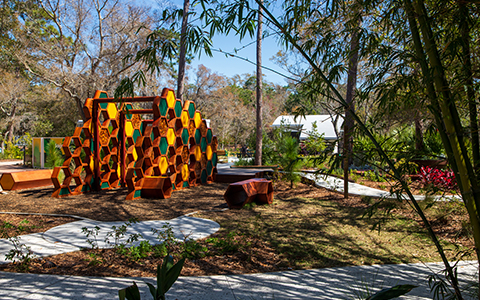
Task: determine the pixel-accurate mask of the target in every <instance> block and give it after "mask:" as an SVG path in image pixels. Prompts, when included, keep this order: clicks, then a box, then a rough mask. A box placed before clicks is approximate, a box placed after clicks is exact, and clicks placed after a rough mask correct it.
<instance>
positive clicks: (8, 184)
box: [0, 169, 52, 191]
mask: <svg viewBox="0 0 480 300" xmlns="http://www.w3.org/2000/svg"><path fill="white" fill-rule="evenodd" d="M51 177H52V170H49V169H44V170H34V171H24V172H11V173H3V174H1V177H0V185H1V186H2V189H4V190H5V191H13V190H23V189H30V188H36V187H44V186H49V185H52V179H51Z"/></svg>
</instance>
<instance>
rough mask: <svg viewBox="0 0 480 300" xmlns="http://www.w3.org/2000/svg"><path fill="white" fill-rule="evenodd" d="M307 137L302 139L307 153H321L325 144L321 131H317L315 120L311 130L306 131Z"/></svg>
mask: <svg viewBox="0 0 480 300" xmlns="http://www.w3.org/2000/svg"><path fill="white" fill-rule="evenodd" d="M306 134H307V136H308V137H307V139H306V140H305V141H304V144H305V148H306V150H307V152H308V153H309V154H313V155H317V154H319V153H322V152H323V151H324V150H325V149H326V148H327V146H326V145H325V140H324V138H323V133H319V132H318V126H317V122H316V121H315V122H313V124H312V130H310V131H307V132H306Z"/></svg>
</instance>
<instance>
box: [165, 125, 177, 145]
mask: <svg viewBox="0 0 480 300" xmlns="http://www.w3.org/2000/svg"><path fill="white" fill-rule="evenodd" d="M167 143H168V144H169V145H171V146H172V145H173V144H174V143H175V131H173V128H168V130H167Z"/></svg>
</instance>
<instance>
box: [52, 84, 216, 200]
mask: <svg viewBox="0 0 480 300" xmlns="http://www.w3.org/2000/svg"><path fill="white" fill-rule="evenodd" d="M139 98H141V97H139ZM146 98H148V100H145V101H151V102H152V109H151V110H143V111H142V112H136V111H135V110H134V109H133V106H132V103H128V102H125V103H122V104H120V103H118V101H117V102H116V101H115V99H111V98H108V95H107V93H106V92H102V91H97V92H96V93H95V96H94V98H89V99H87V100H86V101H85V105H84V107H83V110H84V113H85V116H86V119H87V120H86V122H85V123H84V125H83V126H82V127H77V128H76V129H75V132H74V134H73V136H71V137H67V138H65V140H64V143H63V146H62V150H63V151H64V153H65V162H64V163H63V165H62V166H61V167H56V168H55V169H54V171H53V174H52V182H53V184H54V187H55V189H54V193H53V196H54V197H64V196H68V195H75V194H80V193H84V192H88V191H91V190H93V189H95V188H97V189H111V188H116V187H118V186H119V185H120V184H121V183H124V184H125V186H126V187H127V189H128V195H127V199H135V198H139V197H142V191H144V192H143V195H144V196H147V195H148V196H149V197H152V195H153V196H154V197H159V198H168V197H170V194H171V190H179V189H183V188H186V187H193V186H197V185H200V184H206V183H210V182H212V181H214V176H215V173H216V165H217V154H216V151H217V145H218V142H217V138H216V137H215V136H213V133H212V130H211V129H210V128H207V122H206V121H205V120H203V119H202V116H201V113H200V112H199V111H197V110H196V108H195V103H193V102H191V101H185V102H184V103H182V101H181V100H179V99H176V98H175V94H174V92H173V90H171V89H164V90H163V91H162V94H161V96H160V97H146ZM134 99H135V98H134ZM99 100H101V101H99ZM137 100H138V101H142V99H137ZM141 113H150V114H151V115H153V120H143V119H142V117H141V115H140V114H141ZM95 149H97V150H95ZM95 178H96V180H97V181H96V182H97V185H96V186H94V182H95Z"/></svg>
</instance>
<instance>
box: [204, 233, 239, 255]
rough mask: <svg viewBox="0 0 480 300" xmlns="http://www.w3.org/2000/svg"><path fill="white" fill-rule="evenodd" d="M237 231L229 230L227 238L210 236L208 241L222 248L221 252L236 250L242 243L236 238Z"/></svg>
mask: <svg viewBox="0 0 480 300" xmlns="http://www.w3.org/2000/svg"><path fill="white" fill-rule="evenodd" d="M235 236H236V232H234V231H231V232H229V233H228V234H227V235H226V236H225V238H220V239H219V238H216V237H210V238H207V240H206V242H207V243H209V244H212V245H213V247H215V248H217V249H218V250H220V252H221V253H228V252H235V251H237V250H238V249H239V248H240V247H241V243H240V242H239V241H237V240H235Z"/></svg>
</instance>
